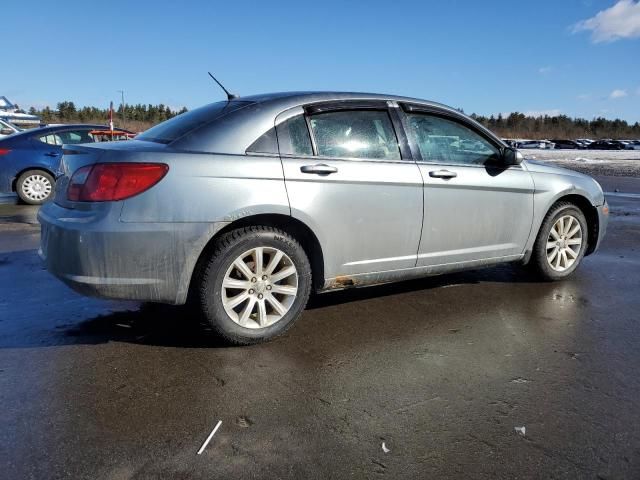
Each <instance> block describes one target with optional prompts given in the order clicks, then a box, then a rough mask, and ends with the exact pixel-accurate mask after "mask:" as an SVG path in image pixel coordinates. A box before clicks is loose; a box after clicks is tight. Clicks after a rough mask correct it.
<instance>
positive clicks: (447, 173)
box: [429, 170, 458, 179]
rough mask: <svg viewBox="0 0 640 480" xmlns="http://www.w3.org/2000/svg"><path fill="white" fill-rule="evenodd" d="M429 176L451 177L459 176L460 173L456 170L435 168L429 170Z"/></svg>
mask: <svg viewBox="0 0 640 480" xmlns="http://www.w3.org/2000/svg"><path fill="white" fill-rule="evenodd" d="M429 176H430V177H432V178H444V179H449V178H454V177H457V176H458V174H457V173H456V172H451V171H449V170H433V171H432V172H429Z"/></svg>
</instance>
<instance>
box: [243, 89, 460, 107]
mask: <svg viewBox="0 0 640 480" xmlns="http://www.w3.org/2000/svg"><path fill="white" fill-rule="evenodd" d="M236 100H238V101H245V102H252V103H280V104H283V105H285V104H290V105H291V106H296V105H299V104H308V103H315V102H330V101H340V100H382V101H396V102H406V103H417V104H421V105H429V106H434V107H439V108H444V109H447V110H456V109H455V108H452V107H449V106H448V105H444V104H442V103H438V102H433V101H431V100H423V99H420V98H413V97H406V96H400V95H389V94H383V93H366V92H340V91H320V90H318V91H297V92H275V93H261V94H256V95H249V96H246V97H238V98H237V99H236Z"/></svg>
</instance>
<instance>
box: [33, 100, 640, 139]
mask: <svg viewBox="0 0 640 480" xmlns="http://www.w3.org/2000/svg"><path fill="white" fill-rule="evenodd" d="M186 111H187V108H186V107H182V108H181V109H180V110H172V109H171V108H170V107H168V106H167V105H164V104H162V103H161V104H159V105H152V104H148V105H143V104H140V103H139V104H137V105H126V106H125V108H124V118H125V119H126V123H125V124H124V125H123V124H122V120H123V115H122V113H123V109H122V105H120V106H119V107H118V108H117V110H116V111H114V122H115V124H116V126H119V127H122V128H130V129H134V130H137V131H142V130H145V129H147V128H149V127H151V126H153V125H155V124H157V123H160V122H163V121H165V120H168V119H170V118H173V117H175V116H176V115H179V114H181V113H184V112H186ZM461 111H462V110H461ZM29 113H31V114H32V115H38V116H39V117H40V118H41V119H42V120H43V121H44V122H45V123H73V122H78V123H105V124H106V122H108V119H109V109H108V108H97V107H82V108H77V107H76V106H75V104H74V103H73V102H70V101H64V102H59V103H58V104H57V105H56V108H55V109H51V108H49V107H48V106H47V107H44V108H43V109H41V110H37V109H36V108H34V107H31V109H30V110H29ZM471 117H472V118H474V119H475V120H477V121H478V122H480V123H481V124H483V125H484V126H485V127H487V128H488V129H489V130H492V131H493V132H495V133H496V134H497V135H499V136H501V137H503V138H531V139H545V138H546V139H554V138H555V139H558V138H568V139H575V138H594V139H597V138H614V139H628V138H633V139H638V138H640V123H639V122H635V123H633V124H630V123H628V122H627V121H626V120H620V119H618V118H617V119H615V120H609V119H606V118H603V117H598V118H594V119H593V120H587V119H584V118H571V117H568V116H566V115H555V116H549V115H545V116H538V117H533V116H527V115H525V114H524V113H519V112H514V113H511V114H509V115H508V116H503V115H501V114H499V115H497V116H494V115H491V116H489V117H486V116H483V115H476V114H475V113H474V114H471Z"/></svg>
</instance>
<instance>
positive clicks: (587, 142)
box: [576, 138, 595, 147]
mask: <svg viewBox="0 0 640 480" xmlns="http://www.w3.org/2000/svg"><path fill="white" fill-rule="evenodd" d="M594 141H595V140H591V139H590V138H578V139H576V142H578V143H579V144H580V145H583V146H585V147H588V146H589V145H591V144H592V143H593V142H594Z"/></svg>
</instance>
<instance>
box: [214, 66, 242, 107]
mask: <svg viewBox="0 0 640 480" xmlns="http://www.w3.org/2000/svg"><path fill="white" fill-rule="evenodd" d="M207 73H208V74H209V76H210V77H211V78H213V81H214V82H216V83H217V84H218V85H220V88H221V89H222V90H224V93H226V94H227V101H229V102H230V101H231V100H233V99H234V98H238V95H234V94H233V93H229V90H227V89H226V88H224V85H222V84H221V83H220V82H219V81H218V79H217V78H216V77H214V76H213V75H212V74H211V72H207Z"/></svg>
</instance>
